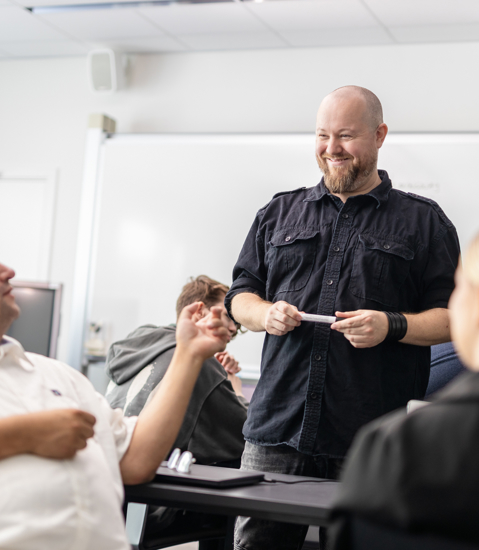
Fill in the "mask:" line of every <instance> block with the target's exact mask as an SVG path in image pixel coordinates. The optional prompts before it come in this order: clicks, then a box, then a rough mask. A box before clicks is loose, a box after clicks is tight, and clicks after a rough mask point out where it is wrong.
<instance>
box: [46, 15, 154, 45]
mask: <svg viewBox="0 0 479 550" xmlns="http://www.w3.org/2000/svg"><path fill="white" fill-rule="evenodd" d="M39 17H41V18H42V19H43V20H45V21H48V22H49V23H51V24H52V25H54V26H55V27H56V28H58V29H61V30H63V31H64V32H66V33H68V34H69V35H70V36H73V37H76V38H79V39H80V40H89V41H101V42H103V41H105V40H110V39H115V38H129V37H137V36H145V37H146V36H160V35H163V33H162V31H160V30H159V29H158V28H156V27H155V26H154V25H153V24H152V23H150V22H149V21H147V20H146V19H145V18H144V17H142V16H141V15H139V14H138V13H137V12H136V11H135V10H132V9H127V8H121V9H104V10H92V11H77V12H72V13H68V12H67V13H52V14H48V15H42V16H39Z"/></svg>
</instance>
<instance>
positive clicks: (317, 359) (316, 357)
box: [314, 353, 321, 361]
mask: <svg viewBox="0 0 479 550" xmlns="http://www.w3.org/2000/svg"><path fill="white" fill-rule="evenodd" d="M314 360H315V361H321V355H319V353H318V355H315V356H314Z"/></svg>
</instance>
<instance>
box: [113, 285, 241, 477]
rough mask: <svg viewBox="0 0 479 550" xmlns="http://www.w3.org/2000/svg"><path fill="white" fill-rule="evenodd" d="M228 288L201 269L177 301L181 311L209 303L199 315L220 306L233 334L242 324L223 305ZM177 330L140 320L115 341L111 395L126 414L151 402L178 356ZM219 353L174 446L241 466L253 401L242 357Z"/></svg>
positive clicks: (202, 460) (203, 460) (204, 460)
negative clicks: (244, 389)
mask: <svg viewBox="0 0 479 550" xmlns="http://www.w3.org/2000/svg"><path fill="white" fill-rule="evenodd" d="M227 291H228V287H227V286H225V285H223V284H221V283H219V282H217V281H214V280H213V279H210V278H209V277H207V276H205V275H200V276H199V277H197V278H196V279H192V280H191V281H190V282H189V283H187V284H186V285H185V286H184V287H183V290H182V292H181V294H180V296H179V298H178V301H177V304H176V312H177V316H178V315H179V313H180V312H181V310H182V309H183V307H185V306H186V305H189V304H192V303H194V302H198V301H199V302H203V304H204V306H203V307H202V308H201V309H200V310H199V311H198V313H197V314H196V316H197V317H198V319H196V321H197V320H199V319H201V318H202V317H206V316H207V315H209V314H210V308H211V307H214V306H216V307H220V308H222V317H223V320H224V323H225V325H226V326H227V327H228V329H229V331H230V333H231V334H232V336H234V335H236V333H237V330H238V326H237V325H236V324H235V323H234V322H233V321H232V320H231V319H230V318H229V316H228V313H227V311H226V308H225V307H224V298H225V296H226V293H227ZM175 330H176V327H175V325H169V326H166V327H157V326H153V325H145V326H141V327H139V328H137V329H136V330H134V331H133V332H132V333H131V334H129V335H128V337H127V338H126V339H125V340H120V341H119V342H115V343H114V344H113V345H112V346H111V347H110V349H109V351H108V356H107V361H106V369H107V374H108V376H109V377H110V379H111V382H110V384H109V386H108V390H107V393H106V398H107V400H108V402H109V403H110V405H111V406H112V407H113V408H121V409H123V412H124V414H125V416H136V415H138V414H139V413H140V412H141V410H142V409H143V407H144V406H145V405H146V403H148V402H149V400H150V399H151V397H152V396H153V395H154V393H155V391H156V389H157V388H158V384H159V383H160V382H161V380H162V379H163V377H164V375H165V373H166V371H167V369H168V366H169V364H170V362H171V359H172V357H173V353H174V351H175V347H176V339H175ZM216 357H217V358H215V357H211V358H210V359H207V360H206V361H205V362H204V363H203V367H202V369H201V371H200V374H199V376H198V380H197V382H196V385H195V388H194V390H193V394H192V396H191V400H190V404H189V406H188V409H187V411H186V414H185V418H184V420H183V424H182V426H181V429H180V432H179V434H178V437H177V439H176V442H175V444H174V446H173V448H176V447H179V448H180V449H181V450H182V451H186V450H188V451H191V452H192V453H193V456H194V457H195V458H196V461H197V463H198V464H215V463H224V464H225V465H233V466H234V465H236V464H235V463H237V465H238V466H239V461H240V458H241V454H242V452H243V447H244V439H243V433H242V429H243V424H244V422H245V420H246V412H247V407H248V402H247V401H246V399H245V398H244V396H243V395H242V393H241V381H240V379H239V378H238V377H236V376H235V371H237V370H238V369H237V362H236V361H235V360H234V359H233V358H232V356H231V355H229V354H227V353H226V354H225V353H224V352H223V353H221V354H217V356H216ZM220 361H221V363H220ZM225 369H226V370H225ZM227 371H228V372H227Z"/></svg>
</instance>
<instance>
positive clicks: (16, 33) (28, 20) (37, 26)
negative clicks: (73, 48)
mask: <svg viewBox="0 0 479 550" xmlns="http://www.w3.org/2000/svg"><path fill="white" fill-rule="evenodd" d="M65 38H66V37H65V35H64V34H63V33H61V32H59V31H57V30H56V29H54V28H52V27H51V26H50V25H48V24H47V23H45V22H43V21H39V20H38V18H36V17H35V16H34V15H33V14H31V13H30V12H29V11H27V10H25V9H23V8H20V7H18V6H0V43H1V42H13V41H21V40H26V39H28V40H64V39H65Z"/></svg>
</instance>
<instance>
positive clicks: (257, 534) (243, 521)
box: [234, 442, 344, 550]
mask: <svg viewBox="0 0 479 550" xmlns="http://www.w3.org/2000/svg"><path fill="white" fill-rule="evenodd" d="M343 460H344V459H343V458H328V457H324V456H310V455H305V454H303V453H300V452H299V451H296V449H293V448H292V447H289V446H287V445H278V446H276V447H260V446H259V445H253V444H252V443H249V442H246V446H245V450H244V452H243V457H242V459H241V469H242V470H260V471H263V472H271V473H276V474H293V475H300V476H310V477H321V478H326V479H338V477H339V474H340V470H341V467H342V465H343ZM292 490H293V489H292ZM307 531H308V527H307V526H306V525H296V524H293V523H280V522H277V521H268V520H262V519H255V518H247V517H241V516H240V517H238V519H237V520H236V526H235V544H234V547H235V550H271V549H272V548H274V549H275V550H299V549H300V548H301V547H302V546H303V542H304V538H305V537H306V533H307ZM319 540H320V547H321V548H325V542H326V538H325V529H320V531H319Z"/></svg>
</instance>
